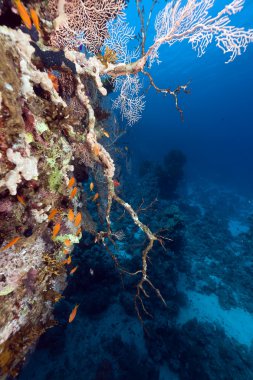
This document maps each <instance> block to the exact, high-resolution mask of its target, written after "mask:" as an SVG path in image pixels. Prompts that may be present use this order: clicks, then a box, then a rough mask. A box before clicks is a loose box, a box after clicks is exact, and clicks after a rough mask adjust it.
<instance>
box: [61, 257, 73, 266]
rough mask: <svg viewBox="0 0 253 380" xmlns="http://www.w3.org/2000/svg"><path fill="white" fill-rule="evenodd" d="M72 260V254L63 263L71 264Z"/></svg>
mask: <svg viewBox="0 0 253 380" xmlns="http://www.w3.org/2000/svg"><path fill="white" fill-rule="evenodd" d="M71 261H72V259H71V256H69V257H68V258H67V259H66V260H64V261H63V262H62V264H63V265H65V264H68V265H69V264H71Z"/></svg>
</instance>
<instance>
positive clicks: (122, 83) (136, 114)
mask: <svg viewBox="0 0 253 380" xmlns="http://www.w3.org/2000/svg"><path fill="white" fill-rule="evenodd" d="M141 89H142V84H141V82H140V79H139V77H138V75H126V76H125V77H124V78H122V77H119V78H117V79H116V80H115V91H117V90H118V91H119V95H118V97H117V98H116V99H115V100H114V101H113V108H114V109H119V110H120V113H121V115H122V119H126V121H127V124H128V125H129V126H132V125H133V124H135V123H137V121H139V120H140V119H141V114H142V111H143V110H144V107H145V100H144V99H145V96H144V95H140V90H141Z"/></svg>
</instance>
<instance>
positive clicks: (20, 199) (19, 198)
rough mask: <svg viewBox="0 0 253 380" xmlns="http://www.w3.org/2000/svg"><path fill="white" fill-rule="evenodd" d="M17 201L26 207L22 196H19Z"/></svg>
mask: <svg viewBox="0 0 253 380" xmlns="http://www.w3.org/2000/svg"><path fill="white" fill-rule="evenodd" d="M17 200H18V201H19V203H21V204H22V205H23V206H25V205H26V203H25V200H24V197H22V196H21V195H17Z"/></svg>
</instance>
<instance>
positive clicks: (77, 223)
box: [75, 212, 82, 227]
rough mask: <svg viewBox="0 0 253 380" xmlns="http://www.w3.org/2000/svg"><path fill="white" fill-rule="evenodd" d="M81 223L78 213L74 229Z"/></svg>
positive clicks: (80, 215)
mask: <svg viewBox="0 0 253 380" xmlns="http://www.w3.org/2000/svg"><path fill="white" fill-rule="evenodd" d="M81 221H82V214H81V213H80V212H78V213H77V214H76V218H75V227H78V226H79V224H80V223H81Z"/></svg>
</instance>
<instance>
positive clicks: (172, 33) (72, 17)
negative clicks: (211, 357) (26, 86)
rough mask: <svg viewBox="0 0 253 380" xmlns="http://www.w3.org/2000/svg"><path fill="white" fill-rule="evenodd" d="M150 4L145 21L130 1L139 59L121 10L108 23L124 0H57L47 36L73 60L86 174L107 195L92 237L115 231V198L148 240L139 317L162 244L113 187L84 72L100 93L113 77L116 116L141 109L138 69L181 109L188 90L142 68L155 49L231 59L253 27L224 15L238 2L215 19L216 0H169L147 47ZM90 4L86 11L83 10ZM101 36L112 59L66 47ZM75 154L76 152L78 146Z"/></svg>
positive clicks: (134, 115)
mask: <svg viewBox="0 0 253 380" xmlns="http://www.w3.org/2000/svg"><path fill="white" fill-rule="evenodd" d="M50 2H53V0H50ZM156 3H157V1H156V0H153V1H152V3H151V4H152V5H151V10H150V12H149V16H148V20H147V23H146V25H145V23H144V15H143V12H142V9H141V8H140V0H136V4H137V10H138V14H139V16H140V18H141V38H142V41H141V49H140V52H141V56H140V57H139V56H137V51H136V50H135V51H134V52H133V53H131V52H129V51H130V50H129V47H128V43H129V42H130V41H131V40H132V39H133V37H134V29H133V28H131V27H129V26H128V24H127V23H126V21H125V18H124V17H122V16H120V17H118V19H115V20H114V21H111V20H113V19H114V18H115V17H116V16H117V15H118V14H119V13H121V11H122V9H123V7H124V4H123V0H119V1H116V0H115V1H113V0H110V1H109V0H104V1H98V0H94V1H90V0H87V1H86V2H84V1H82V0H74V1H72V2H71V1H70V0H65V1H64V0H59V2H58V8H57V15H58V17H57V18H56V20H55V23H54V25H55V32H54V33H55V34H54V35H53V37H52V42H54V41H56V42H57V43H54V46H60V47H64V48H65V56H66V58H68V59H69V60H70V61H72V63H74V65H75V68H76V75H75V76H76V83H77V86H76V90H75V96H76V98H77V99H78V101H79V102H80V104H82V105H83V107H84V108H85V109H86V112H87V125H86V128H85V130H84V139H85V152H86V154H87V152H88V157H89V161H91V162H94V163H95V165H94V166H93V165H92V164H89V165H90V167H91V166H93V167H94V168H95V169H93V172H92V175H93V176H94V178H96V177H99V178H101V181H100V183H102V184H103V186H104V187H105V189H104V191H102V192H101V198H102V197H104V198H106V199H103V200H101V202H102V203H103V205H104V221H105V228H104V230H102V231H95V232H94V233H95V235H96V237H95V241H96V242H102V244H103V245H105V246H107V241H108V240H109V241H110V240H112V239H113V237H114V236H115V232H113V228H112V223H111V208H112V203H113V202H116V203H118V204H119V205H120V206H122V207H123V209H124V210H125V211H126V212H127V213H129V215H130V217H131V218H132V220H133V223H135V224H136V225H137V226H138V227H139V228H140V229H141V230H142V231H143V233H144V234H145V236H146V238H147V244H146V246H145V247H144V249H143V251H142V268H141V269H140V270H138V271H136V272H135V273H132V274H134V275H138V274H140V275H141V279H140V280H139V282H138V284H137V293H136V298H135V301H136V303H135V305H136V311H137V313H138V315H139V317H140V319H141V312H140V310H139V306H140V308H141V309H142V310H144V312H146V313H147V310H146V308H145V305H144V303H143V301H142V297H148V293H147V287H151V288H152V289H153V290H155V291H156V293H157V295H158V296H159V297H160V299H162V301H163V302H165V301H164V299H163V298H162V296H161V294H160V292H159V290H158V289H156V288H155V287H154V285H153V284H152V283H151V282H150V280H149V277H148V266H147V263H148V256H149V254H150V252H151V250H152V248H153V245H154V243H155V241H158V242H160V243H161V244H163V241H162V238H161V237H160V236H158V235H156V234H154V233H153V232H152V231H151V230H150V229H149V228H148V227H147V226H146V225H145V224H143V223H142V222H141V220H140V219H139V216H138V214H137V213H136V212H135V211H134V210H133V208H132V207H131V205H129V204H128V203H127V202H125V201H124V200H123V199H121V198H120V197H119V195H118V194H117V193H116V192H115V188H114V181H113V180H114V175H115V164H114V161H113V159H112V158H111V156H110V154H109V153H108V151H107V150H106V146H104V145H103V144H102V143H101V142H99V141H98V139H99V137H100V136H101V132H100V131H101V128H100V126H99V123H98V120H96V115H95V112H94V109H93V102H92V99H91V96H90V94H89V92H88V91H87V89H86V88H85V86H84V84H83V82H82V80H83V78H84V77H89V78H90V79H91V80H93V81H94V85H95V86H96V87H97V89H98V91H99V92H100V94H101V95H106V94H107V90H106V89H105V88H104V86H103V83H104V82H103V81H102V78H104V77H107V78H108V77H109V78H110V79H112V80H115V89H116V90H118V91H119V95H118V97H117V98H116V100H115V101H114V108H116V109H119V110H120V112H121V114H122V116H123V117H124V118H126V120H127V122H128V124H130V125H132V124H133V123H135V122H136V121H138V120H139V119H140V116H141V112H142V110H143V108H144V97H143V95H141V94H140V91H141V89H142V84H141V81H140V78H139V76H138V74H139V73H143V74H144V75H145V76H147V77H148V79H149V82H150V85H151V86H152V87H154V88H155V90H156V91H158V92H162V93H163V94H165V95H166V94H169V95H171V96H173V98H174V100H175V104H176V108H177V109H178V111H179V112H180V114H182V111H181V109H180V107H179V105H178V94H179V93H180V92H188V90H187V85H179V86H178V87H177V88H176V89H174V90H171V89H170V88H169V87H165V88H163V89H161V88H159V87H157V86H156V84H155V82H154V80H153V78H152V76H151V74H150V73H149V72H148V71H147V69H148V68H147V66H148V65H150V64H152V63H153V62H154V61H156V60H158V58H159V48H160V47H161V46H162V45H164V44H167V45H169V46H171V45H173V44H174V43H176V42H181V41H184V40H186V41H188V42H190V43H191V44H192V47H193V48H194V49H196V50H197V51H198V55H199V56H201V55H203V54H204V53H205V51H206V48H207V46H208V45H209V44H210V43H211V42H212V41H213V40H215V41H216V44H217V46H218V47H219V48H221V49H222V50H223V52H224V53H230V59H229V62H230V61H232V60H233V59H234V58H235V57H236V56H237V55H240V54H241V53H242V52H243V51H245V50H246V48H247V46H248V44H249V43H250V42H253V29H250V30H248V31H246V30H245V29H244V28H237V27H234V26H230V25H229V22H230V18H229V16H230V15H232V14H236V13H237V12H239V11H241V9H242V7H243V5H244V0H234V1H232V2H231V3H230V4H228V5H227V6H225V7H224V8H223V9H221V10H220V12H219V13H218V14H217V15H216V16H214V17H211V16H209V15H208V12H209V10H211V8H212V7H213V5H214V0H188V1H186V0H185V1H181V0H177V1H171V2H169V3H167V5H166V6H165V7H164V9H163V10H162V11H160V12H159V13H158V15H157V17H156V22H155V29H156V36H155V40H154V43H153V44H152V46H150V47H149V48H148V49H147V50H146V47H145V43H146V35H145V33H146V32H147V30H148V26H149V24H150V20H151V14H152V11H153V10H154V7H155V4H156ZM74 5H75V6H74ZM88 5H89V9H87V6H88ZM107 10H108V12H107ZM107 21H109V23H107ZM78 38H80V39H78ZM77 41H78V43H77ZM104 42H105V45H104V49H106V47H107V53H108V52H109V53H110V57H111V59H105V58H106V57H104V59H101V55H100V57H96V56H92V57H90V58H87V57H86V56H85V55H83V54H80V53H78V52H77V51H70V49H71V48H72V47H77V46H78V44H80V43H84V44H85V45H86V46H87V48H88V49H89V51H91V52H96V51H97V50H98V49H99V48H100V47H101V45H102V44H103V43H104ZM108 49H110V50H108ZM104 51H105V50H104ZM114 53H115V54H114ZM116 58H117V59H116ZM80 154H82V152H81V150H80ZM96 168H97V169H96ZM94 170H95V171H96V170H98V172H99V176H97V175H96V172H95V173H94ZM98 187H99V186H98ZM121 269H122V268H121ZM125 272H126V271H125Z"/></svg>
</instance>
